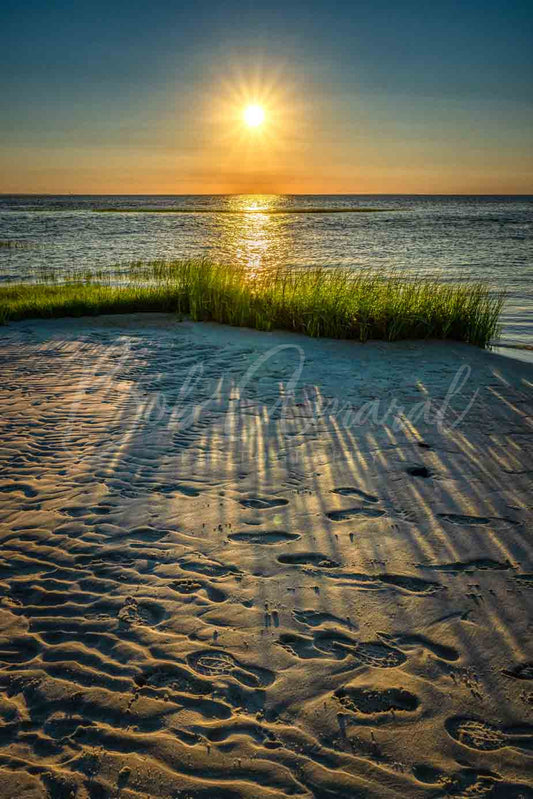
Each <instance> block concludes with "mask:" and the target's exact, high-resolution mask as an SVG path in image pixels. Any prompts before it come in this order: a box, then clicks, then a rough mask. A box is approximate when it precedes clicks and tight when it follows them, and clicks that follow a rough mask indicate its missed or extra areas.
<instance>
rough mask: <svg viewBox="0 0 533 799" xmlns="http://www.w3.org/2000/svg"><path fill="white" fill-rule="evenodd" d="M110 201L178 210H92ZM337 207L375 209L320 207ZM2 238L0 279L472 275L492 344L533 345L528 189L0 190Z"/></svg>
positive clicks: (531, 199)
mask: <svg viewBox="0 0 533 799" xmlns="http://www.w3.org/2000/svg"><path fill="white" fill-rule="evenodd" d="M110 208H111V209H121V208H128V209H141V208H143V209H146V208H153V209H158V208H159V209H163V208H175V209H181V210H182V211H183V213H179V214H164V213H161V214H146V213H139V212H137V213H96V212H95V211H96V209H110ZM346 208H371V209H379V210H380V213H328V210H330V211H331V210H334V209H346ZM257 210H262V211H264V213H261V214H259V213H250V211H257ZM273 211H274V212H275V213H272V212H273ZM306 211H307V212H306ZM317 211H319V212H320V213H317ZM228 212H229V213H228ZM6 241H15V242H21V243H23V244H25V245H26V246H23V247H21V248H14V247H7V246H0V281H2V282H6V281H14V280H28V279H31V275H32V272H35V270H36V269H40V268H42V267H46V268H47V269H52V270H54V271H56V272H57V273H58V275H59V276H60V274H61V272H62V271H64V270H66V269H68V270H72V269H79V270H80V271H82V272H83V271H87V270H93V269H102V268H103V269H105V268H106V267H110V266H115V265H117V264H124V263H128V262H131V261H138V260H145V259H154V258H182V257H191V256H209V257H212V258H215V259H218V260H221V261H225V262H233V263H234V262H239V263H242V264H246V265H247V266H248V267H249V268H250V269H251V270H261V269H268V268H271V267H274V266H277V265H280V264H282V265H289V266H301V267H305V266H316V265H324V266H346V267H353V268H357V269H359V268H368V267H371V268H379V269H383V270H385V271H389V270H391V269H394V270H399V271H400V272H402V273H409V274H417V275H421V276H424V275H429V276H432V277H435V276H436V277H438V278H440V279H442V280H452V281H462V280H468V279H471V278H474V279H481V280H485V281H488V282H489V283H490V284H491V285H492V286H493V287H494V289H495V290H496V291H497V290H500V289H505V290H506V291H507V300H506V303H505V309H504V313H503V318H502V323H503V324H502V335H501V341H502V343H504V344H508V345H514V346H517V347H533V279H532V278H533V247H532V244H533V196H516V197H514V196H508V195H506V196H472V197H470V196H421V195H416V196H407V195H394V196H393V195H342V196H341V195H319V196H316V195H315V196H311V195H305V196H302V195H298V196H289V195H272V196H269V195H201V196H199V195H195V196H160V195H158V196H154V195H148V196H117V195H113V196H78V195H69V196H50V195H46V196H44V195H43V196H39V195H3V196H0V242H6Z"/></svg>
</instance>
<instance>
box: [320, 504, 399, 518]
mask: <svg viewBox="0 0 533 799" xmlns="http://www.w3.org/2000/svg"><path fill="white" fill-rule="evenodd" d="M326 516H327V518H328V519H329V520H330V521H332V522H350V521H351V520H352V519H356V518H363V519H379V518H380V517H381V516H385V511H384V510H379V508H367V507H365V506H363V507H360V508H346V509H345V510H331V511H329V512H328V513H326Z"/></svg>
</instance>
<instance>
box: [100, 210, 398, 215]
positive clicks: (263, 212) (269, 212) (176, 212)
mask: <svg viewBox="0 0 533 799" xmlns="http://www.w3.org/2000/svg"><path fill="white" fill-rule="evenodd" d="M398 210H401V209H398V208H93V211H94V213H96V214H234V215H239V216H242V215H243V214H244V215H247V214H264V215H268V216H270V215H273V214H277V215H279V214H377V213H380V212H381V213H387V212H388V211H398Z"/></svg>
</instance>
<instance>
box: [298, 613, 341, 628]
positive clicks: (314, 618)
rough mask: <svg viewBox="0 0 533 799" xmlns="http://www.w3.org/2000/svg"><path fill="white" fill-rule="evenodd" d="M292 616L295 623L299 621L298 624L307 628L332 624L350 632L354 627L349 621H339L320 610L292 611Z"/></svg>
mask: <svg viewBox="0 0 533 799" xmlns="http://www.w3.org/2000/svg"><path fill="white" fill-rule="evenodd" d="M292 615H293V616H294V618H295V619H296V621H299V622H300V624H305V625H307V626H308V627H319V626H321V625H322V624H326V623H327V622H332V623H333V624H342V625H345V626H346V627H348V628H349V629H351V630H352V629H354V628H355V626H356V625H354V624H353V623H352V622H351V621H350V619H340V618H339V617H338V616H334V615H333V614H332V613H326V612H324V611H320V610H294V611H293V614H292Z"/></svg>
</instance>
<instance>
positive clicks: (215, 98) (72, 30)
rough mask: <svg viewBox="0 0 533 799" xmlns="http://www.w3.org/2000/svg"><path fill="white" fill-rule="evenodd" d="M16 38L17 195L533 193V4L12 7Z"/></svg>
mask: <svg viewBox="0 0 533 799" xmlns="http://www.w3.org/2000/svg"><path fill="white" fill-rule="evenodd" d="M0 30H2V47H1V48H0V74H2V77H3V88H2V91H1V92H0V192H2V193H49V194H70V193H72V194H211V193H221V194H222V193H289V194H321V193H325V194H344V193H354V194H358V193H362V194H369V193H375V194H533V146H532V145H533V133H532V131H533V3H531V2H529V1H528V2H526V1H525V0H524V2H520V1H519V0H508V2H494V0H467V1H466V2H465V0H463V1H462V2H440V1H439V0H433V2H430V0H428V2H420V0H416V1H415V0H372V2H370V1H369V0H364V2H362V1H360V0H337V2H332V0H283V1H282V0H269V1H268V2H258V0H181V2H178V0H150V2H146V0H142V2H140V0H105V1H104V0H91V1H90V2H88V1H87V0H68V2H67V0H25V2H24V3H22V2H20V0H2V3H1V5H0ZM249 103H258V104H260V105H262V106H263V108H264V110H265V122H264V124H263V125H261V126H260V127H259V128H257V129H250V128H247V127H246V125H245V124H244V122H243V111H244V109H245V107H246V105H247V104H249Z"/></svg>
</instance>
